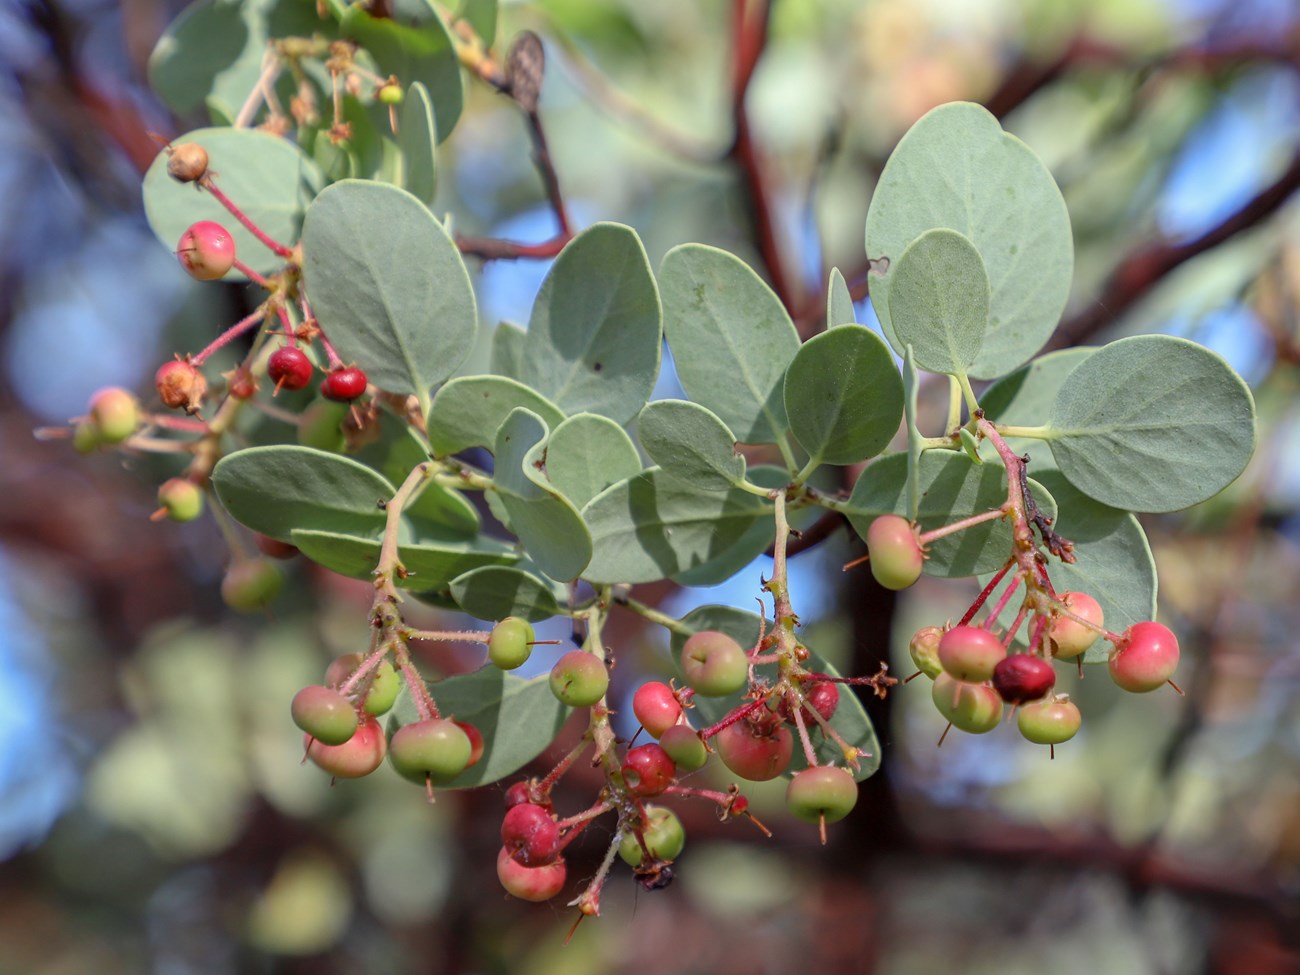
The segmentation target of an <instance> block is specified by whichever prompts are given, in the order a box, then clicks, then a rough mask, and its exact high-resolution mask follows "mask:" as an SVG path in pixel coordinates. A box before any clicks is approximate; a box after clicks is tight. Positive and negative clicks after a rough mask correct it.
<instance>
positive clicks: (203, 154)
mask: <svg viewBox="0 0 1300 975" xmlns="http://www.w3.org/2000/svg"><path fill="white" fill-rule="evenodd" d="M207 172H208V151H207V150H206V149H204V148H203V147H202V146H201V145H199V144H198V143H197V142H182V143H181V144H180V145H178V146H173V147H172V148H171V150H170V151H169V152H168V158H167V175H168V176H170V177H171V178H172V179H174V180H176V181H177V182H179V183H193V182H196V181H197V180H200V179H202V178H203V177H204V176H206V175H207Z"/></svg>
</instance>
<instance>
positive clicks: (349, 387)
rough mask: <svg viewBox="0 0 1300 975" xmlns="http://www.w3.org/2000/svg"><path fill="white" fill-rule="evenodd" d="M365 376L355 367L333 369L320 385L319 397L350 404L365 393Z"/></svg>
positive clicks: (366, 381)
mask: <svg viewBox="0 0 1300 975" xmlns="http://www.w3.org/2000/svg"><path fill="white" fill-rule="evenodd" d="M367 383H368V380H367V379H366V374H365V373H364V372H362V371H361V370H360V369H358V368H357V367H356V366H346V367H344V368H340V369H335V370H334V371H333V372H331V373H330V374H329V375H328V376H326V377H325V381H324V382H322V383H321V384H320V392H321V395H322V396H324V397H325V398H326V399H332V400H336V401H338V402H340V403H351V402H352V401H353V400H354V399H356V398H357V397H359V396H361V395H362V394H363V393H364V392H365V391H366V385H367Z"/></svg>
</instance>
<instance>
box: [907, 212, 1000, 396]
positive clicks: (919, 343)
mask: <svg viewBox="0 0 1300 975" xmlns="http://www.w3.org/2000/svg"><path fill="white" fill-rule="evenodd" d="M889 317H890V321H891V322H892V323H893V326H894V335H895V336H896V337H897V339H898V341H899V342H900V343H901V344H902V345H904V346H907V345H910V346H911V347H912V355H913V357H914V360H915V362H916V364H917V365H918V366H920V367H921V368H922V369H926V370H928V371H930V372H946V373H948V374H950V375H958V374H961V373H965V372H966V370H967V369H968V368H969V366H970V364H971V363H972V362H974V361H975V359H976V358H977V357H978V356H979V352H980V346H981V345H982V344H983V342H984V332H985V330H986V328H987V327H988V322H989V279H988V275H987V274H986V273H985V272H984V261H983V260H982V259H981V258H980V254H979V251H977V250H976V249H975V245H974V244H972V243H971V242H970V241H969V240H967V239H966V238H965V237H964V236H962V235H961V234H959V233H957V232H956V231H955V230H946V229H937V230H929V231H926V232H925V233H923V234H922V235H921V236H920V237H917V238H916V239H915V240H914V241H912V242H911V243H910V244H908V245H907V249H906V250H904V251H903V255H902V256H901V257H900V258H899V259H898V262H897V264H896V265H895V266H894V268H893V276H892V285H891V286H890V291H889Z"/></svg>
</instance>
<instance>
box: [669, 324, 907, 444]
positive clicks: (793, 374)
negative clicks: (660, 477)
mask: <svg viewBox="0 0 1300 975" xmlns="http://www.w3.org/2000/svg"><path fill="white" fill-rule="evenodd" d="M784 388H785V412H786V415H787V416H788V417H789V418H790V429H791V430H792V431H793V432H794V435H795V437H796V438H797V439H798V441H799V444H800V446H802V447H803V449H804V450H806V451H807V452H808V454H809V455H810V456H811V458H812V460H810V461H809V463H810V464H812V463H825V464H853V463H856V462H857V461H860V460H865V459H866V458H868V457H874V456H875V455H876V454H878V453H880V452H881V451H882V450H884V449H885V448H886V447H888V446H889V441H890V440H892V439H893V436H894V434H895V433H897V432H898V423H899V420H901V419H902V417H903V380H902V377H901V376H900V375H899V373H898V369H897V368H896V367H895V366H894V357H893V356H892V355H891V354H890V352H889V347H888V346H887V345H885V343H884V342H883V341H882V340H881V338H880V337H879V336H878V335H876V333H875V332H873V331H871V329H869V328H864V327H863V326H861V325H844V326H842V327H840V328H834V329H831V330H830V331H828V332H823V333H822V334H821V335H817V336H814V337H813V338H811V339H809V340H808V341H807V342H805V343H804V344H803V346H802V347H801V348H800V349H799V352H798V353H797V354H796V355H795V357H794V360H793V361H792V362H791V363H790V368H789V369H788V370H786V374H785V387H784ZM647 449H648V448H647Z"/></svg>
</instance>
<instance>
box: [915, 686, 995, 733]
mask: <svg viewBox="0 0 1300 975" xmlns="http://www.w3.org/2000/svg"><path fill="white" fill-rule="evenodd" d="M930 699H931V700H932V701H934V706H935V707H936V708H938V709H939V713H940V714H942V715H943V716H944V717H945V718H947V719H948V721H950V722H952V726H953V727H954V728H956V729H957V730H959V731H965V732H968V733H969V734H972V735H982V734H984V733H985V732H987V731H992V730H993V729H994V728H996V727H997V726H998V722H999V721H1000V720H1001V719H1002V698H1000V697H998V692H997V691H995V690H994V689H993V688H991V687H986V686H985V685H983V684H969V683H966V682H963V681H959V680H957V679H956V678H955V677H953V676H952V675H950V674H947V673H941V674H940V675H939V676H938V677H936V678H935V679H934V686H933V687H931V688H930Z"/></svg>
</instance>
